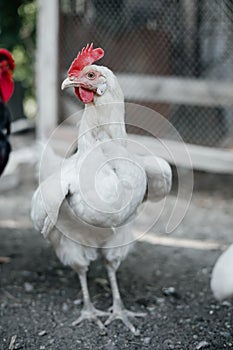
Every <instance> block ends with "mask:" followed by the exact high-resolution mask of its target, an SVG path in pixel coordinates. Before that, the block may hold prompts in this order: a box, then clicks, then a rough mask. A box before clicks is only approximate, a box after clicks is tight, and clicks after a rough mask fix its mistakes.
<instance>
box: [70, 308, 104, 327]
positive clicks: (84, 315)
mask: <svg viewBox="0 0 233 350" xmlns="http://www.w3.org/2000/svg"><path fill="white" fill-rule="evenodd" d="M103 316H109V312H105V311H102V310H98V309H96V308H95V307H94V306H93V305H92V306H90V307H88V308H83V309H82V311H81V315H80V316H79V317H78V318H77V320H75V321H73V322H72V326H76V325H78V324H80V323H81V322H82V321H84V320H90V321H93V322H95V323H96V324H97V325H98V326H99V328H100V329H105V326H104V324H103V322H101V321H100V320H99V319H98V317H103Z"/></svg>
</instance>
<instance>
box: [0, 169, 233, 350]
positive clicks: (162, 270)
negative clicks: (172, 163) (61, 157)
mask: <svg viewBox="0 0 233 350" xmlns="http://www.w3.org/2000/svg"><path fill="white" fill-rule="evenodd" d="M22 180H23V181H22V182H21V184H19V185H18V186H17V188H15V189H12V190H9V191H6V192H3V193H0V208H1V211H0V240H1V245H0V256H6V257H9V259H10V260H9V262H8V263H3V264H0V278H1V285H0V349H1V350H6V349H27V350H42V349H46V350H66V349H67V350H76V349H80V350H85V349H90V350H91V349H93V350H94V349H95V350H96V349H103V350H123V349H132V350H133V349H135V350H136V349H138V350H141V349H143V350H149V349H156V350H157V349H158V350H168V349H182V350H185V349H189V350H200V349H211V350H214V349H216V350H222V349H231V348H233V330H232V326H233V323H232V311H233V306H232V300H228V301H224V302H222V303H218V302H216V301H215V300H214V298H213V296H212V294H211V291H210V287H209V282H210V275H211V270H212V267H213V264H214V262H215V261H216V259H217V257H218V256H219V254H220V253H221V250H220V247H221V246H222V245H224V244H225V245H228V244H229V243H231V242H232V240H233V239H232V222H233V218H232V192H233V189H232V186H231V181H230V180H231V179H230V177H227V176H226V177H224V176H207V175H204V174H196V176H195V181H196V182H195V183H196V185H195V191H194V195H193V199H192V202H191V205H190V207H189V211H188V213H187V215H186V217H185V219H184V220H183V222H182V223H181V224H180V225H179V227H178V228H177V230H176V231H175V232H173V233H171V234H170V235H168V238H172V240H171V241H170V243H167V244H163V243H161V244H159V245H155V244H151V243H148V242H145V241H142V242H137V243H136V245H135V248H134V250H133V252H132V253H131V254H130V255H129V256H128V258H127V259H126V260H125V261H124V262H123V263H122V265H121V267H120V268H119V271H118V279H119V284H120V289H121V293H122V297H123V300H124V303H125V305H126V306H127V307H128V308H130V309H132V310H135V311H143V312H146V313H147V316H146V317H145V318H143V319H141V318H140V319H137V320H136V321H135V325H136V327H137V328H138V330H139V331H140V334H139V335H137V336H135V335H133V334H131V333H130V331H128V329H126V328H125V327H124V326H123V324H122V323H121V321H114V322H113V323H112V324H110V325H109V326H108V327H107V332H106V333H105V334H103V332H101V331H100V330H99V329H98V328H97V326H96V325H95V324H92V323H90V322H88V321H85V322H84V323H83V324H81V325H79V326H76V327H72V326H71V323H72V322H73V321H74V320H75V319H76V318H77V317H78V315H79V312H80V310H81V307H82V296H81V293H80V285H79V281H78V278H77V276H76V275H75V273H74V272H73V271H72V270H71V269H70V268H68V267H64V266H63V265H62V264H61V263H60V262H59V260H58V259H57V258H56V256H55V254H54V252H53V250H52V249H51V247H50V246H49V245H48V243H47V242H46V241H45V240H44V239H43V237H42V236H41V235H40V234H38V233H36V232H35V230H34V229H33V228H32V224H31V222H30V219H29V210H30V201H31V197H32V193H33V190H34V189H35V187H36V181H35V180H34V176H33V172H31V173H27V174H25V178H24V179H22ZM154 234H155V235H156V232H154ZM184 239H185V240H186V241H188V242H190V245H186V246H185V247H184V246H183V245H182V242H183V240H184ZM195 241H198V242H203V247H201V246H195V244H193V242H195ZM210 241H211V242H215V243H216V244H218V245H219V248H218V246H216V247H217V248H215V249H213V246H211V245H208V244H207V243H208V242H210ZM168 242H169V241H168ZM172 242H173V243H174V242H176V244H173V243H172ZM88 278H89V288H90V293H91V296H92V299H93V301H94V303H95V305H96V306H97V307H98V308H100V309H103V310H107V308H108V307H109V306H110V305H111V292H110V289H109V284H108V282H107V278H106V272H105V269H104V267H103V266H102V265H101V264H100V263H99V264H94V265H92V266H91V268H90V271H89V275H88ZM14 336H16V338H15V337H14ZM13 337H14V338H13ZM11 341H12V345H11V347H10V343H11Z"/></svg>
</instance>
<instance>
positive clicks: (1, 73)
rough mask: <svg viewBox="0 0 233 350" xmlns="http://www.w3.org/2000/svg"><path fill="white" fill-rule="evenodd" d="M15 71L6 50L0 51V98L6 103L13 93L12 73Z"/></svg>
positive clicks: (12, 61)
mask: <svg viewBox="0 0 233 350" xmlns="http://www.w3.org/2000/svg"><path fill="white" fill-rule="evenodd" d="M14 69H15V63H14V59H13V57H12V55H11V53H10V52H9V51H8V50H6V49H0V97H1V100H2V102H4V103H7V102H8V101H9V99H10V98H11V96H12V94H13V91H14V82H13V79H12V72H13V70H14Z"/></svg>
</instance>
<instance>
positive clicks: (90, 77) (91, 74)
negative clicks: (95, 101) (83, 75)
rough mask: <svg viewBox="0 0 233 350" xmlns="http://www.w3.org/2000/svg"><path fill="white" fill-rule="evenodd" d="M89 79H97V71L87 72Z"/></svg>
mask: <svg viewBox="0 0 233 350" xmlns="http://www.w3.org/2000/svg"><path fill="white" fill-rule="evenodd" d="M87 77H88V79H95V73H94V72H90V73H88V74H87Z"/></svg>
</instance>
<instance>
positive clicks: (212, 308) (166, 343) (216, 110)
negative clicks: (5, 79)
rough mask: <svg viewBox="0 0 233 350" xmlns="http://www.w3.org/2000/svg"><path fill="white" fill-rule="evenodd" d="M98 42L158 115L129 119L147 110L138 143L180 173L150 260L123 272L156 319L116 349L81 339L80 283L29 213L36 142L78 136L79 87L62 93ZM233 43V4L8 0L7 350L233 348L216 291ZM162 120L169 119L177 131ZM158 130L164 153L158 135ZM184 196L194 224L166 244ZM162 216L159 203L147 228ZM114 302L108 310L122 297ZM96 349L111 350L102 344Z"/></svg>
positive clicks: (3, 238) (1, 20) (146, 256)
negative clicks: (77, 61) (79, 58)
mask: <svg viewBox="0 0 233 350" xmlns="http://www.w3.org/2000/svg"><path fill="white" fill-rule="evenodd" d="M91 42H93V43H94V46H95V47H98V46H100V47H102V48H103V49H104V50H105V56H104V58H103V59H102V60H101V61H100V62H98V63H100V64H103V65H106V66H108V67H109V68H110V69H112V70H113V72H114V73H115V74H116V75H117V78H118V79H119V82H120V84H121V87H122V89H123V92H124V95H125V100H126V101H127V102H133V103H135V104H139V105H140V106H146V107H150V109H146V108H142V107H140V108H139V107H138V106H137V107H136V108H134V105H131V106H133V107H132V109H130V108H129V112H134V111H135V114H133V116H132V118H131V121H133V123H134V125H135V123H139V125H141V123H142V122H143V123H144V124H143V125H144V130H143V128H141V129H140V128H136V129H135V128H134V129H132V128H131V129H130V130H129V131H130V132H131V133H137V134H138V135H136V136H135V135H131V137H138V138H139V139H140V142H142V143H144V144H145V145H146V146H148V149H149V150H150V151H152V152H153V151H154V153H155V154H156V155H160V156H162V157H165V158H166V157H167V160H168V161H169V162H170V163H171V165H172V169H173V188H172V191H171V193H170V194H169V196H167V198H166V206H165V211H164V216H161V222H162V223H161V227H160V226H159V225H157V226H155V227H152V228H151V230H150V232H149V233H148V234H147V235H145V236H144V237H143V239H144V241H143V240H142V241H140V242H137V244H138V245H139V246H140V249H138V250H136V251H135V252H134V253H133V254H132V255H131V256H129V259H128V260H127V261H126V263H125V265H123V266H122V268H121V269H120V271H119V272H120V274H121V276H120V277H121V281H122V286H123V291H124V293H123V296H124V298H126V304H127V295H128V304H129V305H131V303H132V300H134V301H136V302H137V300H139V301H138V303H139V305H141V304H143V305H144V306H145V309H146V310H147V312H148V314H149V315H148V321H145V322H147V323H145V327H144V326H143V327H144V328H143V329H142V335H141V337H137V338H135V339H134V341H135V343H133V344H132V347H131V346H130V342H133V341H132V338H130V336H129V334H127V333H126V332H125V331H124V330H123V329H121V328H119V329H118V330H117V328H116V334H118V335H119V336H117V337H116V335H115V333H114V332H115V329H113V331H112V333H111V332H110V334H109V335H108V336H109V338H108V337H107V336H104V337H103V335H100V334H97V331H96V332H95V330H94V326H93V327H92V328H88V327H87V326H86V327H83V328H82V327H79V328H74V329H71V327H70V325H71V323H72V322H73V320H74V319H75V317H76V316H75V314H76V313H77V309H78V308H80V303H81V300H80V294H78V293H77V289H78V288H79V287H78V285H77V281H76V277H75V275H74V274H73V272H72V271H71V270H70V269H68V268H67V267H64V266H62V265H61V264H60V262H59V261H58V260H57V258H56V257H55V256H54V255H53V253H52V250H51V247H48V246H47V243H46V242H45V240H43V239H42V237H41V236H40V235H39V234H37V235H36V234H35V232H34V231H35V230H34V229H33V227H32V222H31V220H30V214H29V213H30V208H31V198H32V195H33V192H34V190H35V188H36V187H37V185H38V179H37V175H38V159H39V153H40V152H39V151H38V147H37V145H36V140H38V139H39V140H40V139H43V138H48V136H49V135H50V134H51V133H52V132H53V130H54V129H56V127H57V125H59V124H60V123H61V122H62V127H60V128H59V129H57V131H58V132H57V133H56V134H54V139H55V141H56V142H55V143H54V144H55V146H56V150H59V151H61V150H62V149H67V145H70V144H72V142H74V140H76V139H77V128H75V127H74V124H75V123H74V120H73V119H72V118H69V117H70V116H71V115H72V114H73V113H75V112H76V111H80V110H82V109H83V104H81V103H80V102H79V101H78V99H77V98H76V97H75V96H74V93H73V91H72V89H70V91H69V89H67V90H65V91H63V92H61V89H60V86H61V82H62V81H63V79H64V78H65V77H66V74H67V70H68V68H69V66H70V63H71V61H72V60H73V59H74V57H75V56H76V55H77V53H78V51H79V50H80V49H82V47H83V46H86V44H87V43H91ZM232 42H233V0H153V1H151V0H143V1H139V0H14V1H9V0H1V1H0V47H4V48H6V49H8V50H10V51H11V52H12V54H13V56H14V59H15V63H16V69H15V71H14V81H15V92H14V95H13V97H12V98H11V100H10V101H9V104H8V106H9V109H10V111H11V118H12V131H13V133H12V135H11V136H10V143H11V146H12V150H13V151H12V152H11V154H10V158H9V162H8V164H7V167H6V168H5V170H4V173H3V175H2V176H1V178H0V208H1V210H0V242H1V244H0V273H1V286H0V333H1V334H3V336H2V339H0V342H1V341H3V345H2V344H1V345H2V346H3V347H4V349H8V348H9V349H10V348H11V349H13V348H14V349H59V350H60V349H62V350H63V349H69V350H71V349H75V350H76V349H82V350H83V349H91V348H93V349H97V348H98V349H103V350H107V349H113V350H117V349H124V348H127V349H132V350H133V349H136V348H138V349H149V348H150V349H186V348H187V346H190V349H191V348H192V349H204V348H207V347H208V348H211V350H220V349H223V348H224V349H230V348H232V346H233V345H232V344H233V330H232V324H233V323H232V315H233V312H232V311H233V307H232V302H228V301H227V302H225V303H222V304H220V303H217V302H216V301H215V300H214V298H213V295H212V293H211V291H210V287H209V282H210V276H211V271H212V267H213V265H214V263H215V261H216V259H217V257H218V256H219V255H220V254H221V252H222V250H223V249H225V248H226V246H228V245H229V244H232V197H233V186H232V174H233V152H232V151H233V45H232ZM127 108H128V107H127ZM148 111H149V112H148ZM151 111H152V112H151ZM153 111H157V112H158V113H160V114H161V115H162V116H163V117H164V118H163V123H162V125H165V127H164V128H162V127H161V124H159V121H160V120H161V119H157V118H156V115H157V114H156V113H155V112H153ZM127 118H128V116H126V120H127ZM147 120H148V121H149V122H148V123H147ZM164 121H166V122H164ZM169 123H170V124H169ZM167 125H170V126H171V127H167ZM173 126H174V128H173ZM145 129H146V130H147V131H145ZM174 130H177V131H178V132H179V134H180V136H181V137H182V139H183V140H184V142H185V147H184V144H183V143H182V139H181V138H179V137H177V134H175V133H174ZM148 131H149V132H148ZM150 131H151V132H152V133H153V134H156V136H158V138H159V141H160V140H161V139H162V142H158V140H156V138H153V139H152V138H150V137H147V136H148V135H149V134H150ZM164 150H166V151H167V152H164ZM170 153H172V154H173V155H175V158H176V159H175V161H176V164H175V165H174V159H172V158H169V154H170ZM192 167H193V168H194V173H193V169H192ZM193 175H194V180H195V181H194V191H192V190H193V187H192V186H193ZM177 183H178V185H179V186H180V187H179V191H178V190H177V188H178V186H177ZM178 192H179V195H180V198H179V199H180V201H179V203H178V204H179V205H180V206H179V205H178V206H179V208H178V209H180V211H179V214H180V215H181V217H182V218H183V217H184V218H183V220H182V222H180V224H179V225H178V226H177V229H176V230H174V231H173V232H171V233H167V232H165V230H164V227H163V226H165V225H166V224H167V217H168V216H166V215H167V213H168V212H169V211H170V210H173V208H174V207H175V205H176V203H177V197H178ZM191 195H192V200H191ZM181 197H182V198H181ZM154 214H155V209H154V206H153V205H151V206H150V208H148V211H145V213H144V219H145V220H150V219H151V218H153V217H154ZM140 229H141V227H140V225H138V230H140ZM48 261H49V264H48ZM128 264H129V265H128ZM133 271H135V273H134V272H133ZM132 272H133V273H132ZM101 274H102V272H101V271H100V270H98V271H97V269H96V271H94V272H92V275H91V280H92V282H91V288H92V289H91V294H92V295H93V296H95V297H96V299H95V300H97V301H98V300H100V298H101V295H103V292H104V293H108V284H107V283H105V281H104V279H103V278H99V276H101ZM97 276H98V277H97ZM129 276H130V278H129ZM138 277H139V278H138ZM129 283H130V288H129ZM76 285H77V288H76V287H75V286H76ZM130 289H131V290H130ZM104 295H105V296H106V300H105V301H106V303H107V302H108V301H109V300H110V295H109V294H104ZM98 296H100V297H98ZM77 298H78V299H77ZM109 305H110V304H109ZM105 308H106V309H107V305H105V304H103V309H105ZM168 315H169V317H168ZM117 332H118V333H117ZM14 336H17V340H16V342H15V347H14V346H11V347H10V346H9V344H10V342H11V340H12V338H13V337H14ZM115 337H116V338H118V339H116V338H115ZM0 338H1V336H0ZM152 338H153V339H154V340H153V341H154V343H153V342H152ZM95 339H97V340H96V341H97V343H98V345H94V347H92V346H91V345H89V344H92V342H93V341H94V342H95ZM111 339H112V340H113V341H114V342H112V340H111ZM118 340H119V347H118V346H117V345H115V344H116V342H117V341H118ZM148 340H149V342H150V341H151V344H152V343H153V344H154V345H153V344H152V345H151V344H149V342H148ZM78 342H79V343H78ZM104 342H105V343H106V344H105V345H106V346H105V345H104V346H103V347H99V344H101V343H104ZM125 342H126V344H127V345H126V347H124V346H123V345H122V344H125ZM77 344H80V345H77ZM135 344H136V345H135ZM148 344H149V345H148ZM155 344H156V345H155ZM13 345H14V344H13ZM79 346H80V347H79ZM0 347H1V346H0Z"/></svg>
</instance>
